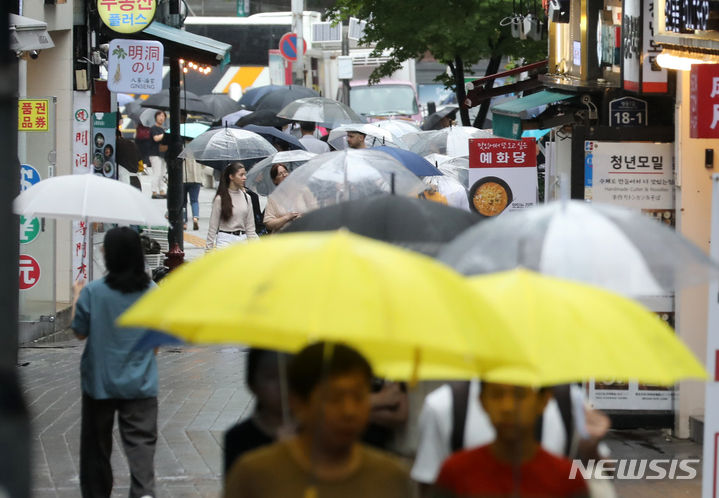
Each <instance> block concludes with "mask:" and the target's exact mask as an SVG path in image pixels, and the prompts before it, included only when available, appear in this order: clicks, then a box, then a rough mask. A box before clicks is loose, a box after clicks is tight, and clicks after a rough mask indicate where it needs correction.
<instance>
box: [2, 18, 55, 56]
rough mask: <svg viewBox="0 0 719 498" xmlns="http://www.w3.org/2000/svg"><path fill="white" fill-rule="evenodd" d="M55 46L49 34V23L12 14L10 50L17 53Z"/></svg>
mask: <svg viewBox="0 0 719 498" xmlns="http://www.w3.org/2000/svg"><path fill="white" fill-rule="evenodd" d="M54 46H55V44H54V43H53V42H52V38H50V34H49V33H48V32H47V23H44V22H42V21H37V20H35V19H32V18H30V17H23V16H18V15H16V14H10V49H11V50H15V51H17V52H28V51H30V50H45V49H48V48H52V47H54Z"/></svg>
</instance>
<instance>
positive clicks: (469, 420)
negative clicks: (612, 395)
mask: <svg viewBox="0 0 719 498" xmlns="http://www.w3.org/2000/svg"><path fill="white" fill-rule="evenodd" d="M479 392H480V383H479V381H478V380H473V381H471V382H470V383H469V388H468V391H467V390H466V388H465V391H464V399H463V400H462V399H456V397H461V396H462V395H461V394H458V393H462V387H461V386H460V388H459V389H457V385H455V386H454V387H453V386H451V385H450V384H445V385H443V386H441V387H439V388H437V389H435V390H434V391H432V392H431V393H429V394H428V395H427V397H426V398H425V401H424V405H423V406H422V411H421V413H420V416H419V444H418V446H417V452H416V456H415V460H414V464H413V466H412V471H411V476H412V479H413V480H415V481H417V482H418V483H420V489H421V491H422V493H421V494H422V496H427V493H428V491H429V487H430V486H431V485H432V484H433V483H434V482H435V480H436V478H437V475H438V474H439V470H440V468H441V466H442V463H443V462H444V460H446V459H447V457H448V456H449V455H450V454H451V453H453V452H454V451H457V450H459V449H462V448H473V447H476V446H481V445H485V444H488V443H490V442H492V441H493V440H494V437H495V432H494V427H493V426H492V424H491V423H490V420H489V417H488V416H487V414H486V413H485V411H484V410H483V409H482V406H481V404H480V402H479ZM566 394H567V396H566V399H565V400H559V399H555V398H552V399H551V400H550V401H549V403H548V404H547V407H546V408H545V410H544V415H543V416H542V422H541V443H542V447H543V448H544V449H545V450H547V451H548V452H550V453H553V454H555V455H558V456H569V457H570V458H573V457H576V456H578V455H577V454H578V453H579V452H580V451H581V450H582V443H581V441H592V442H593V443H594V449H596V444H597V443H598V442H599V439H600V438H601V436H603V435H604V434H605V433H606V431H607V430H608V429H609V419H608V418H607V417H606V416H604V415H602V414H600V413H599V412H596V411H595V413H596V414H598V415H600V416H601V417H602V418H601V420H600V421H598V422H597V424H598V425H601V427H592V428H591V430H588V429H590V428H588V427H587V424H586V423H585V415H584V395H583V393H582V391H581V389H580V388H579V387H578V386H576V385H572V386H569V389H567V390H566ZM454 403H458V407H460V408H461V407H463V406H466V409H465V410H464V413H453V411H454V410H455V407H454ZM560 404H561V405H562V406H561V407H560ZM458 415H460V416H459V417H458ZM461 415H464V416H463V417H461ZM454 419H459V424H460V426H461V423H462V422H463V423H464V427H463V430H461V434H457V432H456V431H455V430H454V427H453V425H454ZM565 421H568V422H569V424H570V427H569V428H567V427H566V426H565V423H566V422H565ZM595 435H596V436H598V437H596V438H594V436H595ZM453 439H457V440H456V441H453Z"/></svg>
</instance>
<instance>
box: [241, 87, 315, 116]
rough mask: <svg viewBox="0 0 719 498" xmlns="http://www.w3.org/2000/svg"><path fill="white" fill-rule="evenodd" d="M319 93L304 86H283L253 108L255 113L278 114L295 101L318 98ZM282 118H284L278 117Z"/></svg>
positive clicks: (263, 98) (265, 96)
mask: <svg viewBox="0 0 719 498" xmlns="http://www.w3.org/2000/svg"><path fill="white" fill-rule="evenodd" d="M318 96H319V93H317V92H315V91H314V90H312V89H311V88H307V87H304V86H284V87H282V88H280V89H277V90H273V91H272V92H269V93H267V94H266V95H264V96H263V97H262V98H261V99H260V100H259V101H258V102H257V105H256V106H255V111H270V112H271V113H273V114H277V113H278V112H280V111H281V110H282V109H283V108H284V107H285V106H286V105H288V104H289V103H291V102H294V101H295V100H297V99H302V98H306V97H318ZM280 117H284V116H280Z"/></svg>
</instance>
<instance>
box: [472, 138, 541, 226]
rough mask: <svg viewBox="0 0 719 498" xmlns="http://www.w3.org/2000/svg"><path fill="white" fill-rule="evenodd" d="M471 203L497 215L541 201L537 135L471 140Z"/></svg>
mask: <svg viewBox="0 0 719 498" xmlns="http://www.w3.org/2000/svg"><path fill="white" fill-rule="evenodd" d="M469 184H470V189H469V201H470V202H469V204H470V207H471V208H472V209H473V210H474V211H475V212H477V213H479V214H480V215H482V216H496V215H498V214H500V213H502V212H503V211H504V210H507V211H513V210H517V209H523V208H527V207H530V206H534V205H535V204H536V203H537V144H536V142H535V141H534V139H533V138H523V139H521V140H512V139H506V138H475V139H470V141H469Z"/></svg>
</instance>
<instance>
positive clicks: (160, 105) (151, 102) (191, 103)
mask: <svg viewBox="0 0 719 498" xmlns="http://www.w3.org/2000/svg"><path fill="white" fill-rule="evenodd" d="M142 107H152V108H153V109H162V110H165V111H166V110H168V109H169V108H170V91H169V90H167V89H165V90H163V91H161V92H160V93H156V94H154V95H150V96H149V97H148V98H147V100H145V101H144V102H143V103H142ZM180 109H181V110H183V111H187V112H188V113H190V114H206V115H207V116H212V111H211V110H210V108H208V107H207V104H205V103H204V102H203V101H202V100H200V97H198V96H197V95H195V94H194V93H192V92H189V91H187V90H180Z"/></svg>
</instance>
